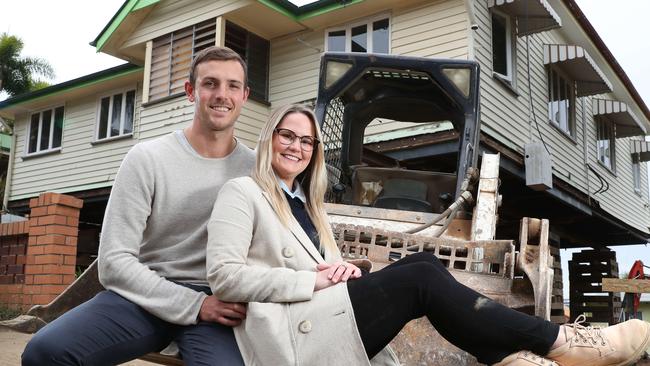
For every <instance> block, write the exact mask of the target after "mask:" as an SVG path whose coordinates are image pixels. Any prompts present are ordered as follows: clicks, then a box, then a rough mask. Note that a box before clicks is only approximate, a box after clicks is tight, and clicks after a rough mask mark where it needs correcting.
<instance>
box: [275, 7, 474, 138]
mask: <svg viewBox="0 0 650 366" xmlns="http://www.w3.org/2000/svg"><path fill="white" fill-rule="evenodd" d="M379 14H383V13H379ZM386 14H387V15H388V16H389V17H390V32H391V37H390V38H391V53H392V54H402V55H409V56H420V57H441V58H458V59H467V55H468V51H469V44H468V39H467V31H466V29H467V16H466V14H465V7H464V5H463V2H462V1H460V0H452V1H445V0H439V1H432V2H430V3H427V4H426V5H422V6H417V7H412V8H406V9H403V8H395V9H392V10H387V11H386ZM362 20H363V18H361V19H359V21H362ZM340 25H344V24H332V25H331V27H336V26H340ZM328 28H329V27H328ZM325 30H326V29H316V30H313V31H310V32H307V33H303V34H300V35H298V36H296V35H292V36H288V37H284V38H279V39H275V40H272V41H271V67H270V80H269V84H270V88H269V91H270V97H269V99H270V101H271V103H272V104H273V105H274V106H276V105H283V104H287V103H295V102H301V101H305V100H309V99H314V98H316V94H317V91H318V90H317V88H318V68H319V65H320V54H321V53H320V51H325ZM298 37H299V38H300V40H302V42H301V41H299V40H298V39H297V38H298ZM306 44H309V45H310V46H311V47H309V46H307V45H306ZM386 125H387V126H388V127H389V128H390V125H389V124H386Z"/></svg>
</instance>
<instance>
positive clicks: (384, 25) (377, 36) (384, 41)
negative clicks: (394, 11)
mask: <svg viewBox="0 0 650 366" xmlns="http://www.w3.org/2000/svg"><path fill="white" fill-rule="evenodd" d="M388 37H389V34H388V19H382V20H378V21H376V22H374V23H372V52H374V53H388Z"/></svg>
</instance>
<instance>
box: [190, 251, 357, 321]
mask: <svg viewBox="0 0 650 366" xmlns="http://www.w3.org/2000/svg"><path fill="white" fill-rule="evenodd" d="M316 271H317V272H316V283H315V284H314V291H318V290H322V289H325V288H328V287H330V286H333V285H336V284H337V283H339V282H346V281H348V280H350V279H357V278H359V277H361V269H359V267H357V266H355V265H354V264H352V263H347V262H343V261H340V262H335V263H332V264H330V263H319V264H318V265H316ZM245 318H246V304H245V303H239V302H226V301H221V300H219V299H217V298H216V297H215V296H208V297H206V298H205V300H203V304H201V310H200V312H199V320H201V321H207V322H215V323H220V324H223V325H227V326H231V327H234V326H237V325H239V324H241V322H242V320H244V319H245Z"/></svg>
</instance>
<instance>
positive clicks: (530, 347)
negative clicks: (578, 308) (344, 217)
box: [207, 105, 650, 366]
mask: <svg viewBox="0 0 650 366" xmlns="http://www.w3.org/2000/svg"><path fill="white" fill-rule="evenodd" d="M320 136H321V134H320V131H319V128H318V124H317V123H316V118H315V116H314V114H313V113H312V111H311V110H309V109H308V108H305V107H303V106H300V105H289V106H285V107H283V108H280V109H278V110H277V111H275V112H274V113H273V114H272V115H271V117H270V120H269V122H268V123H267V124H266V126H265V127H264V128H263V130H262V132H261V135H260V142H259V145H258V148H257V164H256V168H255V171H254V173H253V176H252V177H242V178H237V179H234V180H231V181H230V182H228V183H226V184H225V185H224V187H223V188H222V190H221V192H220V194H219V196H218V199H217V202H216V203H215V206H214V210H213V212H212V217H211V219H210V222H209V223H208V249H207V271H208V280H209V282H210V287H211V288H212V291H213V293H214V294H215V295H216V296H217V297H219V298H220V299H222V300H225V301H233V302H246V303H248V309H247V315H246V320H245V321H244V322H243V323H242V324H241V325H240V326H238V327H236V328H235V335H236V338H237V343H238V345H239V348H240V351H241V352H242V356H243V358H244V360H245V362H246V364H248V365H308V366H313V365H328V366H329V365H343V364H347V365H368V364H373V365H377V364H398V361H397V360H396V358H395V357H394V354H393V353H392V352H391V351H390V349H389V348H387V347H386V346H387V345H388V343H389V342H390V341H391V339H392V338H393V337H394V336H395V335H397V333H398V332H399V331H400V330H401V329H402V327H403V326H404V325H405V324H406V323H407V322H408V321H410V320H412V319H415V318H419V317H421V316H427V317H428V319H429V321H430V322H431V324H432V325H433V326H434V327H435V328H436V329H437V330H438V332H439V333H440V334H441V335H443V336H444V337H445V338H446V339H447V340H449V341H450V342H451V343H453V344H454V345H456V346H458V347H460V348H462V349H464V350H466V351H468V352H469V353H471V354H473V355H474V356H476V357H477V359H478V360H479V361H480V362H483V363H488V364H499V365H531V366H532V365H553V364H555V363H554V362H553V361H557V363H559V364H561V365H571V366H573V365H582V364H589V365H590V366H596V365H625V364H627V363H630V362H633V361H634V360H635V359H637V358H638V357H640V356H641V354H642V353H643V351H644V350H645V348H647V346H648V343H649V342H650V341H649V336H650V326H648V325H647V324H646V323H644V322H641V321H629V322H626V323H623V324H620V325H617V326H614V327H609V328H606V329H603V330H599V329H591V328H585V327H583V326H581V325H579V324H577V323H576V324H571V325H565V326H561V327H560V326H557V325H555V324H552V323H550V322H547V321H544V320H541V319H539V318H535V317H531V316H528V315H525V314H523V313H519V312H517V311H514V310H511V309H509V308H507V307H504V306H502V305H500V304H498V303H496V302H493V301H491V300H489V299H487V298H485V297H483V296H482V295H480V294H478V293H476V292H475V291H473V290H471V289H469V288H467V287H465V286H464V285H462V284H460V283H458V282H457V281H456V280H455V279H454V278H453V277H452V276H451V275H450V274H449V272H448V271H447V269H446V268H445V267H444V266H443V265H442V264H441V263H440V262H439V261H438V259H437V258H436V257H435V256H433V255H431V254H428V253H418V254H413V255H410V256H408V257H406V258H404V259H402V260H400V261H397V262H395V263H393V264H391V265H389V266H387V267H386V268H384V269H382V270H380V271H377V272H373V273H362V271H361V269H360V267H366V268H367V266H366V265H367V264H369V262H367V261H365V262H364V261H359V262H355V263H350V262H343V261H342V260H341V256H340V254H339V251H338V249H337V247H336V243H335V242H334V238H333V235H332V232H331V229H330V226H329V224H328V221H327V216H326V213H325V210H324V208H323V196H324V193H325V189H326V184H327V182H326V176H325V163H324V150H323V146H322V144H320V143H319V141H320ZM364 350H365V352H364ZM528 351H530V352H528ZM535 354H537V355H546V357H547V358H548V359H545V358H542V357H540V356H536V355H535ZM369 360H370V361H369ZM551 360H553V361H551Z"/></svg>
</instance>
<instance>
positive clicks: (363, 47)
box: [350, 24, 368, 52]
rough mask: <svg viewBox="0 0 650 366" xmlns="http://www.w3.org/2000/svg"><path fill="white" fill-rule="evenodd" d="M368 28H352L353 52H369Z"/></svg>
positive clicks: (351, 48) (364, 26)
mask: <svg viewBox="0 0 650 366" xmlns="http://www.w3.org/2000/svg"><path fill="white" fill-rule="evenodd" d="M367 28H368V26H367V25H365V24H364V25H360V26H358V27H354V28H352V47H350V50H351V51H352V52H367V51H368V31H367Z"/></svg>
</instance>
